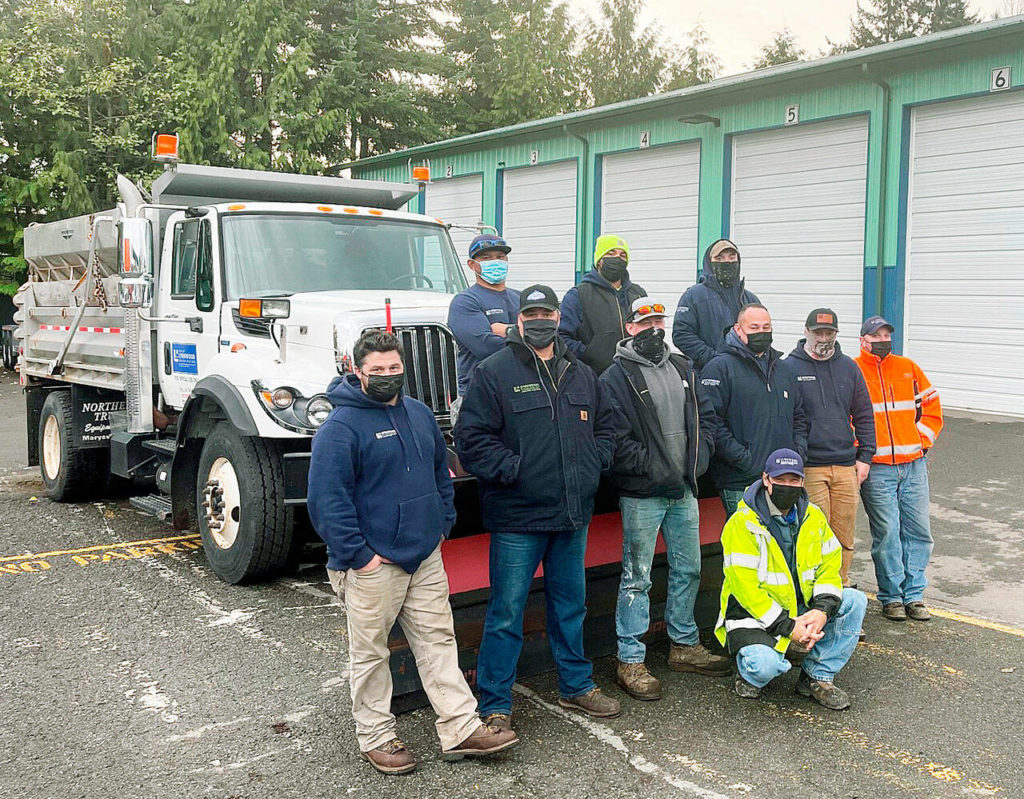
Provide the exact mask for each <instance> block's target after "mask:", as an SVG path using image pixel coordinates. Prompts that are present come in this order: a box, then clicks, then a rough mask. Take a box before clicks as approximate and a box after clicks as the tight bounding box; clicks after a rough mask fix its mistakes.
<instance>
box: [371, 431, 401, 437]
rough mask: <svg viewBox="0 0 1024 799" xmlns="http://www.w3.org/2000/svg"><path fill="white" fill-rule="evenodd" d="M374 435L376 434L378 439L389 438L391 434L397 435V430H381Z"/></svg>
mask: <svg viewBox="0 0 1024 799" xmlns="http://www.w3.org/2000/svg"><path fill="white" fill-rule="evenodd" d="M375 435H376V436H377V438H378V439H381V438H391V436H397V435H398V431H397V430H381V431H380V432H379V433H376V434H375Z"/></svg>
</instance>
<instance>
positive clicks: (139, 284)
mask: <svg viewBox="0 0 1024 799" xmlns="http://www.w3.org/2000/svg"><path fill="white" fill-rule="evenodd" d="M117 301H118V303H119V304H120V306H121V307H122V308H148V307H149V306H150V305H152V304H153V281H152V280H150V279H149V276H148V275H142V276H141V277H122V278H121V282H120V283H118V284H117Z"/></svg>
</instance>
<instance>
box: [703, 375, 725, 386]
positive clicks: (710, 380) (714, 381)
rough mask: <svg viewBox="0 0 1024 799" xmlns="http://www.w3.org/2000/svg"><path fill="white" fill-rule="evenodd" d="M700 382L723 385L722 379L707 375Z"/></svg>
mask: <svg viewBox="0 0 1024 799" xmlns="http://www.w3.org/2000/svg"><path fill="white" fill-rule="evenodd" d="M700 384H701V385H702V386H720V385H722V381H721V380H717V379H715V378H714V377H705V378H704V379H703V380H701V381H700Z"/></svg>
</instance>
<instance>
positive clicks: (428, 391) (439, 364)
mask: <svg viewBox="0 0 1024 799" xmlns="http://www.w3.org/2000/svg"><path fill="white" fill-rule="evenodd" d="M393 330H394V333H395V335H396V336H398V338H399V340H400V341H401V342H402V350H403V356H404V358H405V393H406V394H407V395H408V396H410V397H413V398H415V399H418V400H419V401H420V402H422V403H424V404H425V405H426V406H427V407H428V408H430V410H432V411H433V412H434V416H435V417H437V420H438V422H440V423H442V424H444V423H450V421H451V408H452V400H453V399H455V397H456V395H457V391H458V382H457V377H456V373H455V338H454V336H452V333H451V331H450V330H449V329H448V328H447V327H445V326H444V325H403V326H395V327H394V328H393Z"/></svg>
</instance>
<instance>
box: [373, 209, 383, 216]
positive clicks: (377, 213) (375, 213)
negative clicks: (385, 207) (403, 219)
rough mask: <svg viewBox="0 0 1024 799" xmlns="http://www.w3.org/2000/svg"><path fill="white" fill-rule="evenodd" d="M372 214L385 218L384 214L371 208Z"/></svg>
mask: <svg viewBox="0 0 1024 799" xmlns="http://www.w3.org/2000/svg"><path fill="white" fill-rule="evenodd" d="M370 213H371V214H373V215H374V216H384V212H383V211H380V210H378V209H376V208H371V209H370Z"/></svg>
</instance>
